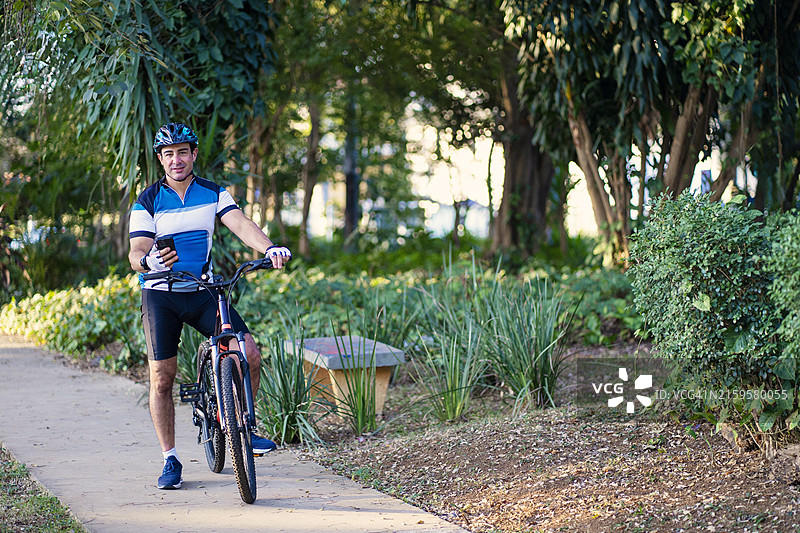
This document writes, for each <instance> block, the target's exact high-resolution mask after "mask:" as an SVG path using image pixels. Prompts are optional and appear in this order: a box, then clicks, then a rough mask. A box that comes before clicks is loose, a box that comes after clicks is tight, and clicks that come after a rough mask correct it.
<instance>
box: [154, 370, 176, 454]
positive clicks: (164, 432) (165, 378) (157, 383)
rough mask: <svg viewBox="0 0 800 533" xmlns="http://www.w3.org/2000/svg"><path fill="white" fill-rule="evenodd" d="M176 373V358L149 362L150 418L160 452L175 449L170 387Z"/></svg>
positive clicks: (173, 410) (173, 412) (173, 409)
mask: <svg viewBox="0 0 800 533" xmlns="http://www.w3.org/2000/svg"><path fill="white" fill-rule="evenodd" d="M177 371H178V358H177V357H171V358H169V359H165V360H163V361H153V360H151V361H150V416H151V418H152V419H153V426H155V429H156V435H157V436H158V442H159V443H160V444H161V451H162V452H166V451H169V450H171V449H172V448H174V447H175V404H174V403H173V401H172V386H173V384H174V383H175V374H176V372H177Z"/></svg>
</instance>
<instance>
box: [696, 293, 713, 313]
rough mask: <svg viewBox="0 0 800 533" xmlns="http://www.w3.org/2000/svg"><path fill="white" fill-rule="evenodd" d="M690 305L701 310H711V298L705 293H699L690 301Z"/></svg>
mask: <svg viewBox="0 0 800 533" xmlns="http://www.w3.org/2000/svg"><path fill="white" fill-rule="evenodd" d="M692 305H693V306H695V307H696V308H697V309H699V310H700V311H703V312H706V313H707V312H709V311H711V298H710V297H709V296H708V295H707V294H700V295H699V296H698V297H697V298H695V300H694V301H693V302H692Z"/></svg>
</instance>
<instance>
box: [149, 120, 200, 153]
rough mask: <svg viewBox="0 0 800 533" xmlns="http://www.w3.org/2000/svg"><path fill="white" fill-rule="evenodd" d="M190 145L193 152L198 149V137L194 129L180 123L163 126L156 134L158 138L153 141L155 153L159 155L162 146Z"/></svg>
mask: <svg viewBox="0 0 800 533" xmlns="http://www.w3.org/2000/svg"><path fill="white" fill-rule="evenodd" d="M181 143H189V145H190V146H191V148H192V150H194V149H195V148H196V147H197V135H195V134H194V132H193V131H192V128H190V127H189V126H187V125H186V124H181V123H180V122H170V123H169V124H166V125H164V126H161V127H160V128H159V129H158V131H157V132H156V138H155V140H154V141H153V151H154V152H155V153H158V150H159V148H161V147H162V146H170V145H172V144H181Z"/></svg>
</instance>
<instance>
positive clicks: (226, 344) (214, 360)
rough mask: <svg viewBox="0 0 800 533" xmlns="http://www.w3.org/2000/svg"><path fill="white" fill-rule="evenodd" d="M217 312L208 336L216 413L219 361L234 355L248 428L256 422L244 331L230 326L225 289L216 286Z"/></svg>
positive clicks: (219, 398)
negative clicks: (215, 323) (215, 327)
mask: <svg viewBox="0 0 800 533" xmlns="http://www.w3.org/2000/svg"><path fill="white" fill-rule="evenodd" d="M217 312H218V313H219V322H220V327H219V330H220V331H218V332H217V334H216V335H213V336H212V337H211V338H209V341H210V342H211V366H212V368H213V369H214V392H215V394H216V397H217V413H222V391H221V389H220V362H221V361H222V358H223V357H235V361H237V365H236V366H237V368H238V370H239V375H240V376H241V377H242V383H243V384H244V397H245V402H246V404H247V420H245V422H246V423H247V426H248V428H254V427H255V424H256V417H255V400H254V398H253V385H252V383H251V382H250V363H248V362H247V348H246V346H245V342H244V333H242V332H235V331H233V327H232V326H231V320H230V313H229V311H228V301H227V299H226V298H225V291H224V290H223V289H222V288H219V287H218V288H217ZM231 340H233V341H235V342H236V343H237V345H238V346H237V347H238V350H232V349H231V346H230V341H231ZM220 418H221V420H220V421H219V422H220V426H221V427H222V431H223V432H225V431H227V429H228V428H227V427H225V426H226V425H225V420H224V417H220Z"/></svg>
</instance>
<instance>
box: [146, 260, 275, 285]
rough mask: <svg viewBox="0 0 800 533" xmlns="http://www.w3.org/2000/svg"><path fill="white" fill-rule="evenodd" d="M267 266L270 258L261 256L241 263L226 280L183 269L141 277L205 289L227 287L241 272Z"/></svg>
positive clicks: (162, 271) (235, 280)
mask: <svg viewBox="0 0 800 533" xmlns="http://www.w3.org/2000/svg"><path fill="white" fill-rule="evenodd" d="M267 268H272V260H271V259H270V258H268V257H263V258H261V259H255V260H253V261H247V262H246V263H242V264H241V265H240V266H239V268H237V269H236V272H235V273H234V274H233V276H232V277H231V278H230V279H228V280H223V279H222V276H214V278H213V279H211V280H208V279H206V275H205V274H203V275H202V276H201V277H199V278H198V277H197V276H195V275H194V274H192V273H191V272H186V271H183V270H161V271H158V272H148V273H145V274H142V279H143V280H144V281H149V280H154V279H160V280H162V281H161V282H159V283H157V284H158V285H160V284H161V283H170V282H173V281H191V282H194V283H197V284H198V285H200V286H201V287H203V288H205V289H216V288H225V287H229V286H231V285H233V284H235V283H236V282H237V281H238V280H239V278H240V277H241V276H242V275H243V274H246V273H248V272H252V271H253V270H262V269H267Z"/></svg>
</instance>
